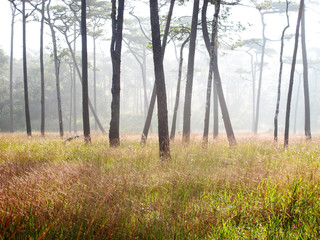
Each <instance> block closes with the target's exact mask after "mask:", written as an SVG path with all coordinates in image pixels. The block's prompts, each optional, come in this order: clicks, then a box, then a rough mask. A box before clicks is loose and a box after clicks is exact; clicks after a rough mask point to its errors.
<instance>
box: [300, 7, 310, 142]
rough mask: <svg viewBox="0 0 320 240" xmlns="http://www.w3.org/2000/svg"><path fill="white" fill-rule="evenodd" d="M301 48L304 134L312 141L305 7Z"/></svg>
mask: <svg viewBox="0 0 320 240" xmlns="http://www.w3.org/2000/svg"><path fill="white" fill-rule="evenodd" d="M301 47H302V63H303V90H304V132H305V136H306V139H307V140H311V126H310V97H309V83H308V82H309V80H308V57H307V48H306V23H305V7H303V13H302V17H301Z"/></svg>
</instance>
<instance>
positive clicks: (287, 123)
mask: <svg viewBox="0 0 320 240" xmlns="http://www.w3.org/2000/svg"><path fill="white" fill-rule="evenodd" d="M303 8H304V0H300V7H299V14H298V20H297V26H296V34H295V43H294V50H293V57H292V64H291V72H290V82H289V90H288V98H287V108H286V122H285V131H284V147H288V144H289V124H290V106H291V98H292V89H293V80H294V71H295V67H296V61H297V51H298V44H299V30H300V23H301V17H302V12H303Z"/></svg>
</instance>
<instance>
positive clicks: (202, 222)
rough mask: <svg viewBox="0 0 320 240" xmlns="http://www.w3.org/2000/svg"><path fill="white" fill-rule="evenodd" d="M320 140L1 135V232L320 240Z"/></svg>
mask: <svg viewBox="0 0 320 240" xmlns="http://www.w3.org/2000/svg"><path fill="white" fill-rule="evenodd" d="M319 156H320V147H319V142H318V141H314V142H308V143H306V142H303V141H297V142H295V143H293V144H291V145H290V147H289V148H288V149H287V150H284V149H283V148H282V147H281V146H277V145H275V144H274V143H272V142H271V141H266V140H257V139H255V140H242V141H240V143H239V144H238V145H237V146H235V147H232V148H230V147H228V145H227V143H226V142H225V141H221V140H220V141H216V142H210V143H209V144H208V145H207V146H203V145H202V144H201V143H200V142H199V141H197V140H194V141H192V143H191V144H189V145H183V144H182V143H181V142H175V143H172V144H171V157H172V159H171V161H167V162H160V161H159V156H158V145H157V142H156V141H155V140H151V141H149V142H148V143H147V145H146V146H144V147H142V146H140V145H139V143H138V140H137V139H133V138H129V137H128V138H127V139H124V140H123V141H122V143H121V146H120V147H119V148H109V146H108V142H107V140H106V138H105V137H97V138H93V142H92V144H91V145H85V144H84V143H83V140H82V139H77V140H73V141H71V142H63V140H62V139H60V138H57V137H47V138H41V137H37V136H36V137H33V138H26V137H22V136H19V135H3V136H1V137H0V239H319V238H320V227H319V226H320V185H319V180H320V178H319V166H320V163H319V161H320V157H319Z"/></svg>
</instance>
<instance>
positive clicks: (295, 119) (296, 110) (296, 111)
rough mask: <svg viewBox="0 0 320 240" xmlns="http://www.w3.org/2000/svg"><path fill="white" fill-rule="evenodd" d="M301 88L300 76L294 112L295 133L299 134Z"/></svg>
mask: <svg viewBox="0 0 320 240" xmlns="http://www.w3.org/2000/svg"><path fill="white" fill-rule="evenodd" d="M300 86H301V74H299V83H298V90H297V99H296V106H295V111H294V123H293V133H294V134H296V133H297V115H298V103H299V96H300Z"/></svg>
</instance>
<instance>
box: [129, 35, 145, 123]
mask: <svg viewBox="0 0 320 240" xmlns="http://www.w3.org/2000/svg"><path fill="white" fill-rule="evenodd" d="M123 41H124V42H125V43H126V45H127V47H128V48H129V51H130V52H131V54H132V55H133V56H134V58H135V59H136V61H137V62H138V64H139V66H140V70H141V76H142V83H143V94H144V117H147V111H148V96H147V74H146V46H143V56H142V61H141V59H139V57H138V56H137V54H136V53H135V52H134V50H133V49H132V48H131V46H130V44H129V43H128V42H126V41H125V40H123Z"/></svg>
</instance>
